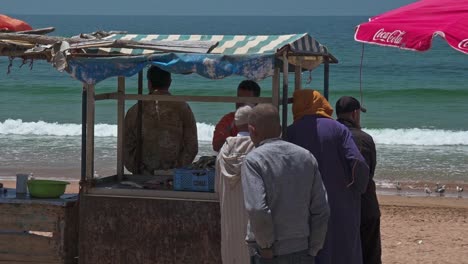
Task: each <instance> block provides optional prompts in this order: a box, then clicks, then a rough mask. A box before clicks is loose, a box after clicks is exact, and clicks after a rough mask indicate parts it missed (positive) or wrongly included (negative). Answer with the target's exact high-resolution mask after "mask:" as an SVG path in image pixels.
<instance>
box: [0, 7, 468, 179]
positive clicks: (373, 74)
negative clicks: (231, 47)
mask: <svg viewBox="0 0 468 264" xmlns="http://www.w3.org/2000/svg"><path fill="white" fill-rule="evenodd" d="M18 17H19V18H20V19H24V20H26V21H28V22H29V23H30V24H31V25H33V27H35V28H40V27H47V26H54V27H56V28H57V30H56V31H55V32H54V33H52V35H60V36H73V35H77V34H79V33H90V32H93V31H97V30H126V31H128V32H129V33H139V34H145V33H153V34H252V35H255V34H287V33H305V32H307V33H309V34H311V35H312V36H314V37H315V38H316V39H317V40H318V41H320V42H321V43H322V44H324V45H326V46H327V47H328V49H329V51H330V52H331V53H332V54H333V55H334V56H335V57H337V58H338V60H339V63H338V64H336V65H331V66H330V103H331V104H332V105H334V103H335V102H336V100H337V99H338V98H339V97H340V96H343V95H351V96H355V97H357V98H358V99H361V93H360V89H361V88H362V96H363V97H362V99H363V103H364V105H365V107H366V108H367V110H368V111H367V113H363V114H362V117H361V118H362V126H363V127H364V130H365V131H366V132H368V133H369V134H370V135H372V136H373V138H374V140H375V142H376V145H377V169H376V176H375V178H376V180H377V181H378V183H380V184H381V185H385V183H388V182H390V183H392V182H395V181H434V182H435V181H440V182H445V181H447V182H457V183H458V182H461V183H466V182H467V181H468V122H467V121H468V114H467V110H468V85H467V81H468V78H467V76H468V75H467V74H466V73H467V70H468V60H467V57H466V55H464V54H462V53H460V52H457V51H455V50H453V49H452V48H450V47H449V46H448V45H447V44H446V43H445V42H444V41H443V40H441V39H439V38H436V39H435V40H434V45H433V47H432V49H431V50H430V51H428V52H424V53H416V52H410V51H403V50H399V49H393V48H384V47H377V46H371V45H365V46H363V45H362V44H360V43H357V42H355V41H354V39H353V36H354V27H355V25H357V24H359V23H361V22H365V21H366V20H367V18H366V17H268V16H259V17H254V16H250V17H239V16H233V17H226V16H223V17H216V16H206V17H196V16H131V17H130V16H57V15H56V16H34V15H22V16H18ZM362 55H363V60H362V67H361V56H362ZM9 64H10V61H9V59H8V58H6V57H0V177H12V176H13V175H14V174H15V173H14V172H15V171H34V172H35V175H37V176H44V177H47V176H51V177H55V178H66V179H79V175H80V170H79V166H80V157H81V154H80V144H81V138H80V135H81V90H82V85H81V84H80V83H79V82H78V81H76V80H74V79H72V78H71V77H70V76H69V75H67V74H66V73H60V72H58V71H56V70H55V69H54V68H53V67H51V65H49V64H48V63H46V62H44V61H34V62H33V63H32V64H30V63H29V62H27V63H26V64H24V65H22V61H21V60H19V59H16V60H14V61H12V66H11V68H10V70H11V73H9V74H7V71H8V65H9ZM21 65H22V67H20V66H21ZM361 74H362V75H361ZM310 78H311V81H310V82H309V79H310ZM361 78H362V79H361ZM290 79H291V80H293V79H294V78H292V76H291V78H290ZM302 79H303V81H302V86H303V87H304V88H313V89H319V90H322V87H323V69H322V67H320V68H318V69H317V70H315V71H313V72H312V73H308V72H305V73H303V78H302ZM361 80H362V82H361ZM240 81H242V78H241V77H229V78H226V79H223V80H209V79H205V78H202V77H200V76H197V75H174V76H173V83H172V87H171V92H172V93H173V94H192V95H235V93H236V87H237V84H238V83H239V82H240ZM116 83H117V80H116V78H111V79H108V80H106V81H103V82H102V83H99V84H98V85H97V86H96V91H97V93H101V92H103V93H104V92H112V91H115V89H116ZM271 83H272V81H271V78H268V79H265V80H262V81H260V82H259V84H260V86H261V87H262V95H263V96H268V95H271ZM291 85H292V83H291ZM136 86H137V80H136V77H135V76H134V77H131V78H129V79H128V81H127V90H128V91H129V92H136ZM134 103H135V102H134V101H127V102H126V108H127V109H128V108H129V107H130V106H131V105H133V104H134ZM190 105H191V107H192V109H193V112H194V114H195V117H196V119H197V127H198V138H199V144H200V153H199V155H213V154H214V152H212V151H211V138H212V135H213V129H214V125H215V124H216V122H217V121H218V120H219V119H220V118H221V116H222V115H223V114H225V113H227V112H230V111H233V109H234V105H233V104H229V103H227V104H226V103H190ZM116 108H117V105H116V103H115V102H114V101H100V102H97V108H96V123H97V125H96V128H95V133H96V152H95V157H96V170H97V173H98V174H101V175H105V174H109V173H114V172H115V166H116V165H115V164H116V135H117V128H116V123H117V122H116V120H117V117H116ZM289 120H290V121H291V116H290V117H289ZM289 123H290V122H289ZM41 173H42V175H41Z"/></svg>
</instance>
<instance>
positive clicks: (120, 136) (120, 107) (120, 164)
mask: <svg viewBox="0 0 468 264" xmlns="http://www.w3.org/2000/svg"><path fill="white" fill-rule="evenodd" d="M124 120H125V77H123V76H119V78H118V84H117V179H118V181H119V182H120V181H122V180H123V176H124V156H123V154H124V153H123V147H124V140H125V138H124V133H125V132H124V131H125V130H124Z"/></svg>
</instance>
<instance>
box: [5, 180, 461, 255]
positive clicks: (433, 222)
mask: <svg viewBox="0 0 468 264" xmlns="http://www.w3.org/2000/svg"><path fill="white" fill-rule="evenodd" d="M3 184H4V187H7V188H15V182H14V181H3ZM66 191H67V193H76V192H78V182H76V181H73V182H71V184H70V185H68V187H67V190H66ZM379 201H380V205H381V206H380V207H381V211H382V219H381V220H382V226H381V232H382V259H383V263H385V264H394V263H402V264H403V263H405V264H412V263H414V264H416V263H441V264H450V263H453V264H461V263H468V199H467V198H463V199H458V198H453V197H434V196H431V197H414V196H398V195H379Z"/></svg>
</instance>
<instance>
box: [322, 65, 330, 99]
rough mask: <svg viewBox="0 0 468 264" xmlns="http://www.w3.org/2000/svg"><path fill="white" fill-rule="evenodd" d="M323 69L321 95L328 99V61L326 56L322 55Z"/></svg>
mask: <svg viewBox="0 0 468 264" xmlns="http://www.w3.org/2000/svg"><path fill="white" fill-rule="evenodd" d="M323 60H324V61H323V63H324V64H325V65H324V67H325V68H324V70H323V96H325V98H326V99H327V100H328V89H329V78H330V63H329V62H328V56H325V57H323Z"/></svg>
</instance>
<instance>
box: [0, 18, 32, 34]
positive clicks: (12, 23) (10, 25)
mask: <svg viewBox="0 0 468 264" xmlns="http://www.w3.org/2000/svg"><path fill="white" fill-rule="evenodd" d="M31 29H32V27H31V26H30V25H28V23H26V22H24V21H21V20H19V19H15V18H12V17H9V16H6V15H2V14H0V31H25V30H31Z"/></svg>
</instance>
